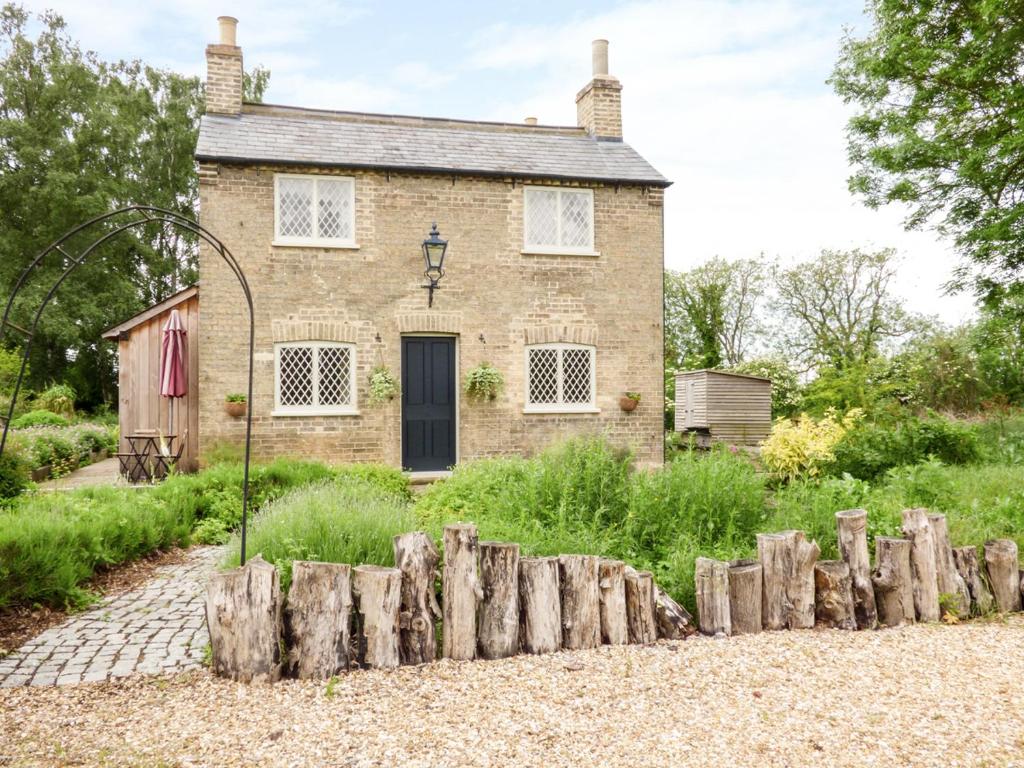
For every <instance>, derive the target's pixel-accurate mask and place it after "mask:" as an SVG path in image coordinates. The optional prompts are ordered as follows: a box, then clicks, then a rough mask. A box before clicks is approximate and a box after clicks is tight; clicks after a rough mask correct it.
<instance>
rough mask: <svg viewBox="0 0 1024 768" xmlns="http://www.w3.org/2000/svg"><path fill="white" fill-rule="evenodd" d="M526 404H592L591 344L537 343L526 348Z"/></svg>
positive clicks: (553, 407) (576, 406)
mask: <svg viewBox="0 0 1024 768" xmlns="http://www.w3.org/2000/svg"><path fill="white" fill-rule="evenodd" d="M526 386H527V391H526V405H527V407H528V408H535V409H537V410H550V411H563V410H589V409H592V408H593V407H594V348H593V347H588V346H583V345H578V344H538V345H534V346H529V347H527V348H526Z"/></svg>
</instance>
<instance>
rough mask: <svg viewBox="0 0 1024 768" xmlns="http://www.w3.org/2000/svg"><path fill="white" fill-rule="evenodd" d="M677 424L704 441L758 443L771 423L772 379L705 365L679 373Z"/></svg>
mask: <svg viewBox="0 0 1024 768" xmlns="http://www.w3.org/2000/svg"><path fill="white" fill-rule="evenodd" d="M675 427H676V431H677V432H694V433H696V434H697V435H698V438H703V440H701V442H726V443H732V444H736V445H757V444H759V443H761V442H762V441H763V440H764V439H765V438H766V437H767V436H768V432H769V431H770V430H771V427H772V382H771V380H770V379H763V378H760V377H759V376H748V375H746V374H742V373H731V372H729V371H715V370H710V369H706V368H705V369H701V370H699V371H683V372H681V373H677V374H676V423H675Z"/></svg>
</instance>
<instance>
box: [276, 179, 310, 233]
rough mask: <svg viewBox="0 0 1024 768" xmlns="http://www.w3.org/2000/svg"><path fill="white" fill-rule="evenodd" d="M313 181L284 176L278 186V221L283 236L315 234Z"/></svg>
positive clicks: (279, 231)
mask: <svg viewBox="0 0 1024 768" xmlns="http://www.w3.org/2000/svg"><path fill="white" fill-rule="evenodd" d="M312 210H313V181H312V180H311V179H294V178H282V179H280V180H279V181H278V186H277V222H278V233H279V234H280V235H281V237H312V236H313V216H312Z"/></svg>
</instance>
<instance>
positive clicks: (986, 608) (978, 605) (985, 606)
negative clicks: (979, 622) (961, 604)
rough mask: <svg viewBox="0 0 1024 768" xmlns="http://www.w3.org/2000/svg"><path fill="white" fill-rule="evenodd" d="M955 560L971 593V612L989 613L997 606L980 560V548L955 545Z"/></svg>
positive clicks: (961, 576)
mask: <svg viewBox="0 0 1024 768" xmlns="http://www.w3.org/2000/svg"><path fill="white" fill-rule="evenodd" d="M953 562H955V563H956V570H957V573H959V574H960V578H962V579H963V580H964V583H965V584H966V585H967V591H968V592H969V593H970V595H971V612H972V613H974V614H975V615H979V616H980V615H984V614H986V613H989V612H990V611H991V610H992V608H993V607H995V598H994V597H992V590H990V589H989V587H988V583H987V582H986V579H985V571H984V570H983V569H982V567H981V565H980V563H979V562H978V548H977V547H955V548H954V549H953Z"/></svg>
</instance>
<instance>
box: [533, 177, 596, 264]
mask: <svg viewBox="0 0 1024 768" xmlns="http://www.w3.org/2000/svg"><path fill="white" fill-rule="evenodd" d="M537 191H543V192H556V193H557V194H558V240H559V241H561V239H562V193H563V192H573V193H579V192H583V193H585V194H586V195H587V196H588V197H589V198H590V243H589V245H587V246H584V247H582V248H580V247H566V246H561V245H541V244H539V243H530V242H528V241H527V239H526V238H527V232H528V227H527V224H526V221H527V218H528V217H529V215H530V212H529V207H530V195H531V194H532V193H533V192H537ZM596 228H597V220H596V219H595V218H594V190H592V189H586V188H582V187H554V186H551V187H545V186H537V185H533V186H530V185H526V186H524V187H523V253H524V254H536V255H541V256H544V255H551V256H600V255H601V254H600V253H598V252H597V251H596V250H594V230H595V229H596Z"/></svg>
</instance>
